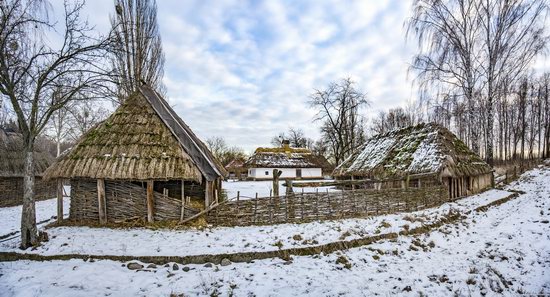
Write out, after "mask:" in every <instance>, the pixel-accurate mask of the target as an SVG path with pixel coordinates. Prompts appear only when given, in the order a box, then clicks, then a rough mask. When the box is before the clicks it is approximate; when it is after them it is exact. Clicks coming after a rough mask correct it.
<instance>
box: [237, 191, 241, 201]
mask: <svg viewBox="0 0 550 297" xmlns="http://www.w3.org/2000/svg"><path fill="white" fill-rule="evenodd" d="M240 197H241V191H237V201H239V200H240Z"/></svg>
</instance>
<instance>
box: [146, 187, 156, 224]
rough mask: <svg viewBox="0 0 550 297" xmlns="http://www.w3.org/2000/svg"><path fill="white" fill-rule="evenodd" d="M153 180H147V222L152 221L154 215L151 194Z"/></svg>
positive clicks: (153, 198) (153, 203)
mask: <svg viewBox="0 0 550 297" xmlns="http://www.w3.org/2000/svg"><path fill="white" fill-rule="evenodd" d="M153 183H154V182H153V181H152V180H148V181H147V222H149V223H152V222H154V220H155V219H154V216H155V196H153Z"/></svg>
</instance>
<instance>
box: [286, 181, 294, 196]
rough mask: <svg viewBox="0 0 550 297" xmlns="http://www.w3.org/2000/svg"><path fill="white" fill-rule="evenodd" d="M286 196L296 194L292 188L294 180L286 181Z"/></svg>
mask: <svg viewBox="0 0 550 297" xmlns="http://www.w3.org/2000/svg"><path fill="white" fill-rule="evenodd" d="M285 182H286V193H285V194H286V195H291V194H293V193H294V189H293V188H292V180H291V179H287V180H286V181H285Z"/></svg>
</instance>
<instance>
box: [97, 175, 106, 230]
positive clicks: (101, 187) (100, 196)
mask: <svg viewBox="0 0 550 297" xmlns="http://www.w3.org/2000/svg"><path fill="white" fill-rule="evenodd" d="M97 202H98V207H99V223H100V224H105V223H107V204H106V201H105V181H104V180H103V179H98V180H97Z"/></svg>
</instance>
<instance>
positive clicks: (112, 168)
mask: <svg viewBox="0 0 550 297" xmlns="http://www.w3.org/2000/svg"><path fill="white" fill-rule="evenodd" d="M45 176H46V178H105V179H125V180H146V179H160V180H168V179H185V180H194V181H198V182H201V180H202V175H201V172H200V170H199V169H198V168H197V166H196V165H195V164H194V162H193V160H192V159H191V157H190V156H189V155H188V154H187V153H186V152H185V151H184V150H183V148H182V146H181V145H180V143H179V142H178V140H177V139H176V137H175V136H174V135H173V134H172V132H171V131H170V129H169V128H168V126H166V124H165V123H164V122H163V121H162V119H161V118H160V117H159V115H158V114H157V113H156V112H155V110H154V109H153V107H152V106H151V104H150V103H149V102H148V101H147V100H146V99H145V97H144V95H143V94H142V93H141V92H136V93H135V94H134V95H133V96H131V97H130V98H128V99H127V100H126V101H125V102H124V103H123V104H122V105H121V106H120V107H119V108H118V109H117V110H116V111H115V112H114V113H113V114H112V115H111V116H110V117H109V118H108V119H106V120H105V121H103V122H102V123H100V124H99V125H97V126H96V127H94V128H92V129H91V130H90V131H88V132H87V133H86V134H85V135H83V136H82V138H81V139H80V140H79V142H78V143H77V144H76V145H75V146H74V147H73V148H72V149H71V151H70V152H68V153H67V154H66V155H65V156H63V157H62V158H61V159H60V160H59V161H58V162H56V163H55V164H54V165H52V166H51V167H50V168H48V170H47V171H46V173H45Z"/></svg>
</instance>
